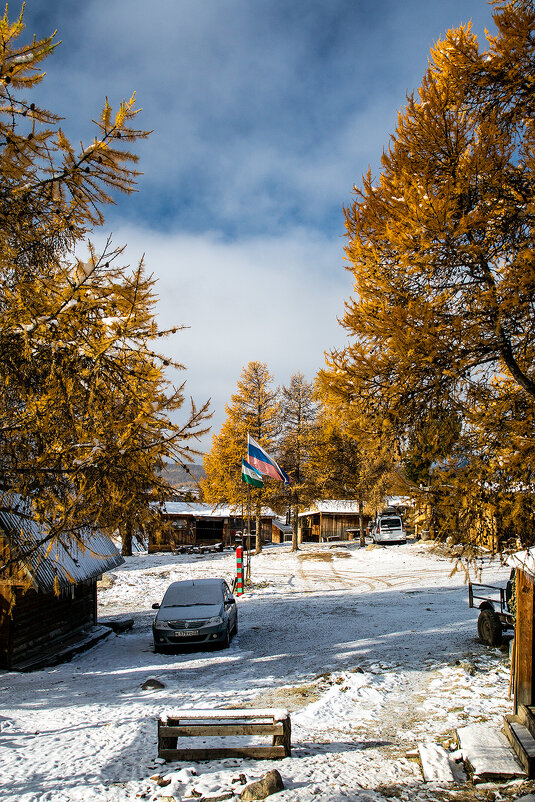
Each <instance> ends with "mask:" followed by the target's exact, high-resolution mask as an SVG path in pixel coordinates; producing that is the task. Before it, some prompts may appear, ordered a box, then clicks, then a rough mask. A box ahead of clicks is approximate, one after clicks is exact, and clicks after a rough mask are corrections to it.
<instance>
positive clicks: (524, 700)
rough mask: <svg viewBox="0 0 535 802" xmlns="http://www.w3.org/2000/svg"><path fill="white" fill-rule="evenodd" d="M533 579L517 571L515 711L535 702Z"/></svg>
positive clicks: (521, 571) (520, 570)
mask: <svg viewBox="0 0 535 802" xmlns="http://www.w3.org/2000/svg"><path fill="white" fill-rule="evenodd" d="M533 590H534V588H533V577H531V576H530V575H529V574H527V573H526V572H525V571H523V570H522V569H521V568H517V570H516V630H515V641H516V659H515V679H514V711H515V713H516V712H517V710H518V708H519V707H520V705H527V706H530V705H532V704H533V702H534V701H535V689H534V677H533V660H534V656H535V655H534V651H535V640H534V631H533Z"/></svg>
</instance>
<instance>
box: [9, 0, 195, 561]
mask: <svg viewBox="0 0 535 802" xmlns="http://www.w3.org/2000/svg"><path fill="white" fill-rule="evenodd" d="M23 30H24V24H23V18H22V12H21V14H20V16H19V17H18V18H17V19H16V20H15V21H14V22H10V21H9V18H8V13H7V8H6V12H5V14H4V16H3V17H2V18H1V19H0V42H1V45H2V58H1V60H0V204H1V214H0V365H1V369H0V492H1V497H0V504H4V505H7V506H9V507H11V506H12V505H13V503H14V496H15V497H17V498H18V497H20V498H22V499H23V500H24V501H25V502H26V503H27V505H28V513H29V514H31V515H33V516H35V517H37V519H38V520H40V521H41V522H42V523H43V524H44V525H45V527H46V529H47V531H48V535H47V537H48V538H49V540H50V542H53V541H54V539H56V538H61V539H62V540H63V542H65V544H66V545H67V546H68V543H69V540H70V539H76V538H78V537H79V535H80V533H82V532H85V531H87V530H88V529H91V528H94V529H102V530H105V531H109V532H113V531H116V530H118V529H120V530H121V531H122V532H123V533H124V543H123V546H124V550H125V551H126V552H127V553H128V552H129V550H130V549H131V534H132V532H133V531H134V530H136V529H138V528H140V527H142V526H143V525H145V524H146V523H147V522H148V521H150V520H151V518H152V517H153V515H154V513H153V507H152V504H151V502H153V501H155V500H157V499H158V498H159V497H161V496H162V494H163V493H164V492H165V489H166V486H165V482H163V480H162V478H161V476H160V473H159V472H160V469H161V467H162V464H163V460H164V458H169V459H177V460H180V461H184V460H188V459H189V455H190V453H193V451H192V449H191V446H192V445H193V444H194V442H195V438H197V437H199V436H200V435H201V434H202V433H203V430H205V429H204V423H205V420H206V417H207V406H206V405H204V406H203V407H202V408H201V409H197V408H196V407H195V405H194V404H193V403H192V406H191V409H190V412H189V414H187V415H186V420H185V422H184V423H181V424H177V423H172V422H171V419H170V415H171V414H174V413H175V412H176V410H178V409H179V408H180V407H181V406H182V404H183V401H184V390H183V385H182V386H181V387H178V388H176V387H173V386H171V385H170V384H169V383H168V382H167V380H166V378H165V369H166V367H168V366H169V365H170V364H173V365H174V366H175V367H177V368H181V367H182V366H181V365H179V364H178V363H171V361H170V360H169V359H167V358H166V357H165V356H163V355H161V354H160V352H159V348H158V343H159V342H161V340H160V339H159V338H161V337H164V336H166V335H167V334H169V333H170V332H167V331H162V330H160V329H159V328H158V326H157V323H156V319H155V313H154V304H155V295H154V290H153V287H154V280H153V278H152V277H151V276H147V275H146V273H145V270H144V267H143V264H142V263H140V264H139V265H138V266H137V267H136V268H134V269H130V268H129V267H127V266H123V265H122V263H121V259H122V249H121V248H115V247H113V245H112V244H111V242H110V241H108V243H107V245H106V247H105V248H103V249H102V251H101V252H100V253H97V252H96V251H95V249H94V248H93V246H92V245H91V243H90V242H89V241H88V240H87V237H88V235H89V233H90V231H91V229H92V228H93V226H95V225H100V224H102V223H103V221H104V218H103V213H102V207H103V206H104V205H106V204H107V203H112V202H114V195H115V193H116V192H125V193H131V192H133V191H134V190H135V184H136V178H137V176H138V173H137V171H136V170H135V169H134V165H135V162H136V161H137V157H136V156H135V155H134V154H133V153H131V152H130V150H129V146H130V145H132V144H133V143H135V142H136V141H139V140H140V139H144V138H145V137H146V136H147V135H148V132H147V131H144V130H141V129H138V128H136V127H135V126H134V122H135V117H136V115H137V113H138V110H137V109H136V107H135V101H134V98H133V97H132V98H131V99H130V100H128V101H125V102H123V103H122V104H121V105H120V107H119V109H118V110H117V112H116V113H115V114H114V113H113V112H112V109H111V107H110V105H109V104H108V102H107V101H106V103H105V104H104V108H103V110H102V113H101V115H100V117H99V118H98V120H97V121H96V122H95V136H94V138H93V139H92V141H91V142H90V143H88V144H86V145H83V144H81V145H80V148H79V149H76V148H74V147H73V146H72V145H71V143H70V142H69V140H68V139H67V137H66V136H65V134H64V133H63V131H62V129H61V127H60V119H59V118H58V117H57V116H56V115H55V114H54V113H53V112H51V111H48V110H46V109H43V108H40V107H39V106H38V105H37V104H36V103H34V102H32V101H31V99H30V98H29V97H28V96H27V95H28V93H29V92H30V91H31V90H32V89H33V88H34V87H35V86H36V85H37V84H39V83H40V82H41V81H42V80H43V79H44V77H45V73H44V72H43V71H42V62H43V61H44V59H46V58H47V57H48V56H49V55H51V54H52V53H53V51H54V49H55V47H56V44H55V42H54V36H50V37H47V38H45V39H40V40H38V39H36V38H35V37H34V38H33V39H32V40H30V42H29V43H28V44H25V43H22V42H21V41H19V40H20V37H21V35H22V33H23ZM83 248H86V251H87V256H85V257H84V258H83V259H82V258H78V257H76V256H75V255H74V254H75V249H76V252H77V253H80V251H81V249H83ZM179 328H180V326H177V327H176V329H174V330H173V331H176V330H178V329H179ZM82 545H83V539H82ZM19 556H23V555H19Z"/></svg>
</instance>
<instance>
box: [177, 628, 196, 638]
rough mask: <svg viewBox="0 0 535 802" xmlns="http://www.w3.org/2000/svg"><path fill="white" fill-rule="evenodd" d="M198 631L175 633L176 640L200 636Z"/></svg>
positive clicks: (190, 630)
mask: <svg viewBox="0 0 535 802" xmlns="http://www.w3.org/2000/svg"><path fill="white" fill-rule="evenodd" d="M198 634H199V630H198V629H184V630H181V631H180V632H175V638H189V637H191V635H198Z"/></svg>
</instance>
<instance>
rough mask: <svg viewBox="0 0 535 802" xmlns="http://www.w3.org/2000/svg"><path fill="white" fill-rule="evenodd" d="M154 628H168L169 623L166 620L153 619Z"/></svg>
mask: <svg viewBox="0 0 535 802" xmlns="http://www.w3.org/2000/svg"><path fill="white" fill-rule="evenodd" d="M154 629H169V624H168V623H167V622H166V621H155V622H154Z"/></svg>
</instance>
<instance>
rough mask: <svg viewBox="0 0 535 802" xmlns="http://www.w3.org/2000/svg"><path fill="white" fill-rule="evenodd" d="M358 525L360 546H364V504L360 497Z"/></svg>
mask: <svg viewBox="0 0 535 802" xmlns="http://www.w3.org/2000/svg"><path fill="white" fill-rule="evenodd" d="M359 527H360V547H361V548H364V546H365V545H366V536H365V532H364V504H363V503H362V499H361V498H359Z"/></svg>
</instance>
